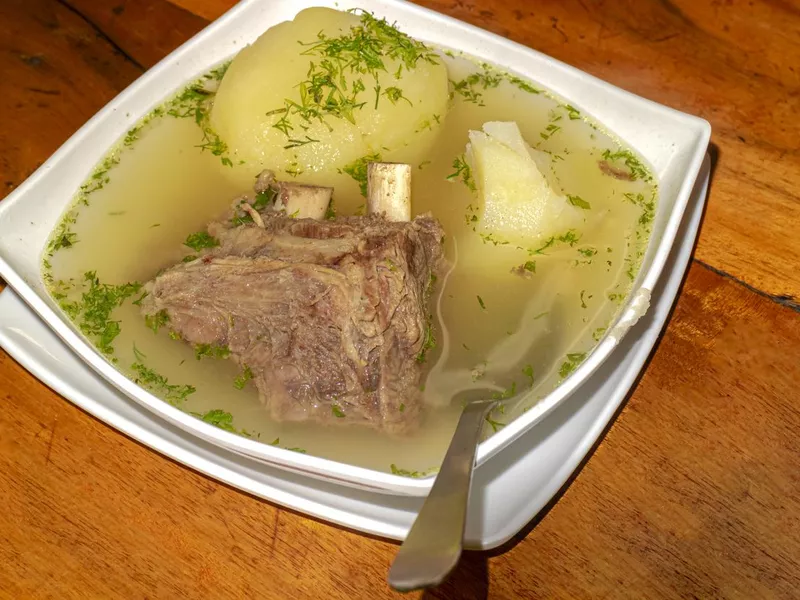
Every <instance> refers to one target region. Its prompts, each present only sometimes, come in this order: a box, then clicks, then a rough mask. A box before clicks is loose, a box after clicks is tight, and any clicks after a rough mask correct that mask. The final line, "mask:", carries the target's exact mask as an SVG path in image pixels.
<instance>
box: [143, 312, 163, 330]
mask: <svg viewBox="0 0 800 600" xmlns="http://www.w3.org/2000/svg"><path fill="white" fill-rule="evenodd" d="M144 323H145V325H147V326H148V327H149V328H150V329H152V330H153V333H158V330H159V329H160V328H161V327H163V326H164V325H166V324H167V323H169V315H168V314H167V311H166V310H164V309H162V310H160V311H158V312H157V313H155V314H154V315H145V317H144Z"/></svg>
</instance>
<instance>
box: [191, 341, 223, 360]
mask: <svg viewBox="0 0 800 600" xmlns="http://www.w3.org/2000/svg"><path fill="white" fill-rule="evenodd" d="M230 355H231V351H230V348H228V347H227V346H217V345H215V344H196V345H195V347H194V357H195V358H196V359H197V360H200V359H201V358H228V357H229V356H230Z"/></svg>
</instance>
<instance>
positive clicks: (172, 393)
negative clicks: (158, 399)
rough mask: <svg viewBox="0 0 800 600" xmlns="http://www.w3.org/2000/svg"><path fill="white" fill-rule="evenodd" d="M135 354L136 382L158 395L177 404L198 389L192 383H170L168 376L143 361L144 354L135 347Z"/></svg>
mask: <svg viewBox="0 0 800 600" xmlns="http://www.w3.org/2000/svg"><path fill="white" fill-rule="evenodd" d="M134 355H136V358H137V361H136V362H134V363H133V364H132V365H131V369H132V370H133V372H134V373H135V374H136V377H135V378H134V382H135V383H136V384H138V385H141V386H144V387H146V388H148V389H149V390H150V391H152V392H154V393H155V394H156V395H158V396H162V397H163V398H164V399H165V400H166V401H167V402H169V403H170V404H172V405H175V406H177V405H178V404H179V403H181V402H183V401H184V400H186V398H187V397H188V396H189V395H191V394H194V393H195V391H197V390H196V389H195V387H194V386H192V385H176V384H171V383H169V381H167V378H166V377H164V376H163V375H160V374H158V373H156V372H155V371H154V370H153V369H151V368H150V367H148V366H147V365H145V364H144V363H143V362H142V359H143V358H144V355H143V354H142V353H141V352H138V351H136V349H135V348H134Z"/></svg>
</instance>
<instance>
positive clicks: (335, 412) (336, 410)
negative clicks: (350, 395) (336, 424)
mask: <svg viewBox="0 0 800 600" xmlns="http://www.w3.org/2000/svg"><path fill="white" fill-rule="evenodd" d="M331 412H332V413H333V416H334V417H336V418H337V419H343V418H344V417H345V414H344V411H343V410H342V409H341V408H340V407H339V405H338V404H331Z"/></svg>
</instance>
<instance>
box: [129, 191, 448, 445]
mask: <svg viewBox="0 0 800 600" xmlns="http://www.w3.org/2000/svg"><path fill="white" fill-rule="evenodd" d="M236 206H240V205H235V207H234V209H233V210H234V214H240V215H241V214H247V211H241V210H240V209H239V208H236ZM229 216H233V215H229ZM260 217H261V218H260V219H251V221H252V222H246V223H244V224H241V225H238V226H234V225H232V221H231V220H230V219H226V220H224V221H220V222H215V223H212V224H210V225H209V227H208V233H209V234H210V235H212V236H214V237H215V238H216V239H217V240H218V241H219V246H217V247H214V248H212V249H209V250H206V251H204V252H203V253H202V254H201V255H200V256H199V257H198V258H197V259H196V260H193V261H192V262H189V263H180V264H177V265H175V266H174V267H172V268H170V269H168V270H166V271H164V272H162V273H161V274H159V275H158V276H157V277H156V278H155V279H154V280H153V281H151V282H149V283H148V284H147V285H146V289H147V291H148V292H149V294H148V295H147V297H146V298H145V300H144V301H143V302H142V311H143V312H144V313H145V314H149V315H152V314H155V313H158V312H159V311H165V312H166V315H167V316H168V317H169V327H170V328H171V329H172V330H174V331H175V332H176V333H177V334H179V335H180V337H181V338H182V339H183V340H185V341H186V342H189V343H191V344H213V345H216V346H226V347H228V348H229V350H230V352H231V354H230V356H231V357H232V358H233V359H235V360H236V361H238V363H239V364H240V365H241V366H242V368H245V367H246V368H249V369H250V371H251V372H252V374H253V381H254V383H255V385H256V387H257V388H258V391H259V395H260V398H261V400H262V402H263V403H264V404H265V406H266V407H267V408H268V410H269V412H270V414H271V416H272V418H274V419H276V420H280V421H305V420H311V421H316V422H320V423H336V424H366V425H370V426H372V427H375V428H378V429H381V430H385V431H387V432H391V433H402V432H405V431H407V430H409V429H411V428H413V427H414V426H416V424H417V423H418V421H419V417H420V413H421V398H420V391H419V387H420V378H421V374H422V364H421V358H422V356H424V352H425V350H426V341H427V339H428V335H429V332H428V328H429V327H430V316H429V314H428V311H427V299H428V295H429V292H430V287H431V282H432V281H433V280H434V277H433V276H434V275H435V273H436V272H437V271H438V270H439V268H440V263H441V261H442V238H443V232H442V229H441V227H440V225H439V223H438V222H437V221H436V220H434V219H433V218H431V217H430V216H420V217H417V218H415V219H414V220H412V221H409V222H392V221H388V220H386V218H384V217H383V216H382V215H374V214H373V215H368V216H363V217H346V218H337V219H334V220H329V221H319V220H314V219H293V218H291V217H288V216H286V215H285V213H281V212H276V211H273V210H265V211H262V212H260ZM262 225H263V226H262Z"/></svg>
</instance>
